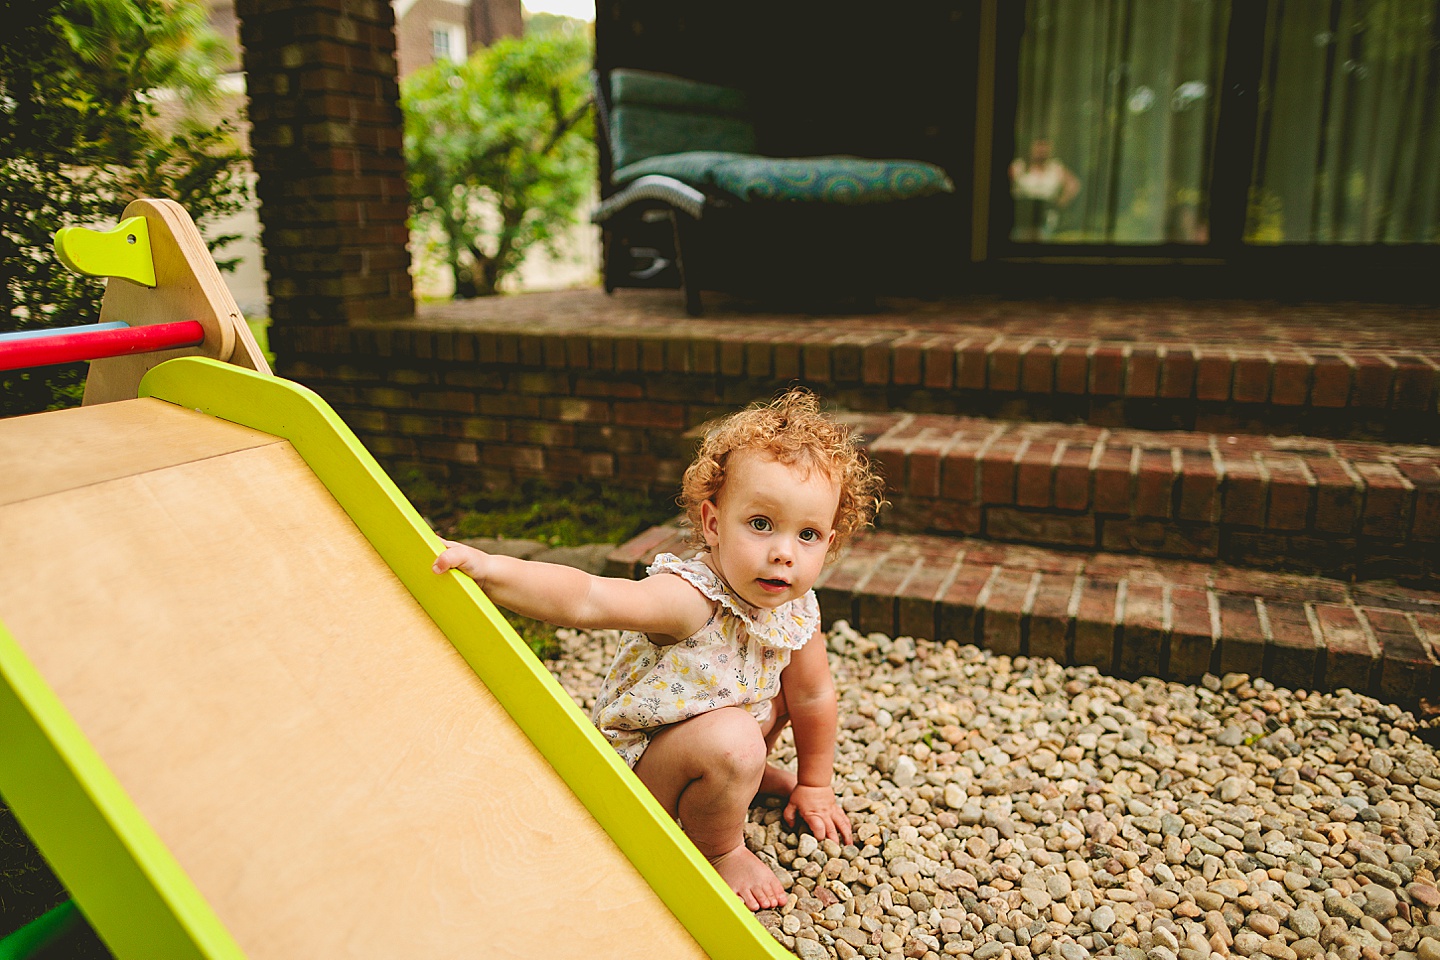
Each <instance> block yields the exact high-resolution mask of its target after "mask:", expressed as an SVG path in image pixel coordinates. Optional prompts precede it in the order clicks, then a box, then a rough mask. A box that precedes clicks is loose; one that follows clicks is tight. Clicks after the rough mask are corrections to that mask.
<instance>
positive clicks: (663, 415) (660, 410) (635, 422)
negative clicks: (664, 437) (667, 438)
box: [615, 400, 686, 430]
mask: <svg viewBox="0 0 1440 960" xmlns="http://www.w3.org/2000/svg"><path fill="white" fill-rule="evenodd" d="M615 422H616V423H618V424H621V425H622V426H627V427H662V428H664V427H668V428H669V429H671V430H683V429H685V426H686V424H685V408H684V407H682V406H679V405H678V404H670V403H653V402H650V401H646V400H641V401H637V402H635V403H617V404H615Z"/></svg>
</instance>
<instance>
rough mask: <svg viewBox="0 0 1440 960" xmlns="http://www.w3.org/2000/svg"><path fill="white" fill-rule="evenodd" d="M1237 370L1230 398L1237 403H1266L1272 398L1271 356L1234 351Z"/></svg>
mask: <svg viewBox="0 0 1440 960" xmlns="http://www.w3.org/2000/svg"><path fill="white" fill-rule="evenodd" d="M1232 354H1233V355H1234V357H1235V372H1234V375H1233V380H1232V382H1231V384H1230V398H1231V399H1232V400H1234V401H1235V402H1236V403H1264V402H1265V401H1266V400H1269V399H1270V358H1269V357H1268V356H1266V355H1265V354H1263V353H1262V354H1256V353H1250V352H1241V351H1238V350H1237V351H1232Z"/></svg>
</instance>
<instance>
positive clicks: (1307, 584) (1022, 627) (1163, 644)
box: [606, 520, 1440, 705]
mask: <svg viewBox="0 0 1440 960" xmlns="http://www.w3.org/2000/svg"><path fill="white" fill-rule="evenodd" d="M661 552H670V553H676V554H679V555H681V556H689V555H691V554H692V553H693V550H691V548H689V547H688V546H687V545H686V543H685V531H684V530H683V528H682V527H681V526H680V523H679V521H678V520H677V521H676V522H673V523H671V524H668V525H664V526H658V527H652V528H651V529H649V530H647V531H645V532H644V533H642V534H640V535H639V536H637V537H635V538H634V539H633V540H631V541H630V542H629V543H626V544H623V545H621V546H620V547H617V548H616V550H615V551H614V552H613V553H611V555H610V557H609V558H608V563H607V568H606V572H607V573H608V574H609V575H611V576H630V577H640V576H643V575H644V569H645V566H646V565H647V564H648V563H649V562H650V561H651V560H652V559H653V558H654V556H655V555H656V554H658V553H661ZM816 593H817V595H818V596H819V599H820V606H821V610H822V611H823V613H824V616H825V622H826V624H827V625H828V624H830V623H832V622H834V621H835V620H840V619H844V620H848V621H850V623H851V624H852V625H855V626H856V627H857V628H858V629H860V630H861V631H862V632H867V633H868V632H880V633H885V634H888V635H890V636H910V637H925V638H929V639H937V638H938V639H941V640H947V639H954V640H958V641H960V642H962V643H974V644H977V645H979V646H981V647H984V648H986V649H989V650H992V651H995V652H997V653H1004V654H1009V655H1017V656H1018V655H1026V656H1044V657H1050V658H1052V659H1054V660H1055V661H1057V662H1059V663H1063V664H1091V665H1094V666H1096V667H1098V668H1099V669H1100V670H1102V671H1104V672H1106V673H1113V674H1118V675H1121V676H1127V677H1136V676H1159V677H1164V678H1166V679H1172V680H1180V681H1194V680H1196V679H1197V678H1199V677H1200V676H1201V675H1202V674H1204V673H1206V672H1210V673H1232V672H1233V673H1246V674H1250V675H1252V676H1254V675H1261V676H1264V677H1266V678H1268V679H1270V680H1271V681H1273V682H1274V683H1276V684H1278V685H1281V686H1286V687H1290V688H1292V689H1305V690H1334V689H1338V688H1341V687H1348V688H1350V689H1351V690H1356V691H1361V692H1365V693H1369V694H1371V695H1373V696H1377V697H1380V698H1382V699H1385V700H1388V701H1391V702H1396V703H1401V704H1406V705H1414V704H1416V703H1418V701H1419V700H1420V699H1421V698H1425V699H1427V700H1434V699H1435V698H1436V695H1437V693H1440V593H1436V592H1429V591H1420V590H1410V589H1406V588H1404V587H1398V586H1394V585H1381V584H1363V583H1361V584H1347V583H1343V582H1340V581H1337V580H1331V579H1326V578H1323V577H1312V576H1300V575H1294V574H1274V573H1259V572H1256V571H1253V570H1244V569H1238V568H1235V567H1232V566H1229V565H1226V564H1219V563H1195V562H1190V561H1182V560H1162V559H1154V558H1149V557H1137V556H1133V555H1123V554H1113V553H1076V552H1066V551H1060V550H1053V549H1048V548H1044V547H1034V546H1025V545H1014V544H999V543H993V542H987V541H980V540H973V539H967V538H958V537H937V536H927V535H923V534H894V533H888V532H882V531H872V532H869V533H868V534H866V535H864V536H862V537H860V538H858V539H857V540H856V541H855V542H854V543H853V544H852V545H851V546H850V548H849V549H848V551H847V552H846V553H845V555H844V556H842V557H841V558H840V559H839V560H837V561H835V562H834V563H832V564H830V565H829V566H827V567H826V569H825V571H824V572H823V573H822V575H821V578H820V581H819V582H818V583H817V585H816Z"/></svg>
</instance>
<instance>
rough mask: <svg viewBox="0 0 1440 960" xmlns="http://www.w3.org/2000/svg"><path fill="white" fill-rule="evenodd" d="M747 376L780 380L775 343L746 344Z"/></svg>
mask: <svg viewBox="0 0 1440 960" xmlns="http://www.w3.org/2000/svg"><path fill="white" fill-rule="evenodd" d="M617 369H618V368H617ZM745 375H746V376H748V377H750V378H752V379H755V380H770V379H779V377H778V375H776V373H775V345H774V344H773V343H763V342H760V341H755V340H752V341H750V342H749V343H746V344H745Z"/></svg>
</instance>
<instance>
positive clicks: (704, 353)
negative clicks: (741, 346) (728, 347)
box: [689, 339, 720, 375]
mask: <svg viewBox="0 0 1440 960" xmlns="http://www.w3.org/2000/svg"><path fill="white" fill-rule="evenodd" d="M689 369H691V370H694V371H695V372H696V373H703V374H711V375H713V374H714V373H715V372H716V371H717V370H719V369H720V344H718V343H716V342H715V341H714V340H709V339H704V340H694V341H691V343H690V359H689Z"/></svg>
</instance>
